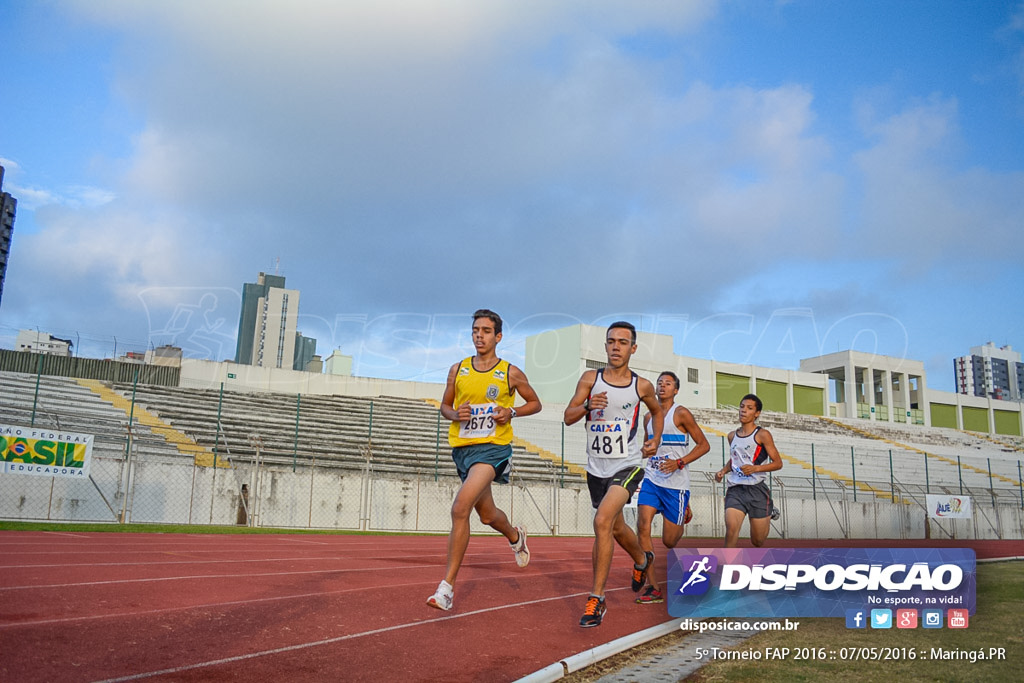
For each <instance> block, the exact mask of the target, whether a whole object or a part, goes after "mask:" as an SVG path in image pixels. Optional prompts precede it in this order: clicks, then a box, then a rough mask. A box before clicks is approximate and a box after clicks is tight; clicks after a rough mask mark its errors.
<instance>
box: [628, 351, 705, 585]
mask: <svg viewBox="0 0 1024 683" xmlns="http://www.w3.org/2000/svg"><path fill="white" fill-rule="evenodd" d="M655 392H656V393H657V395H658V403H659V404H660V405H661V409H662V414H663V415H664V428H663V430H662V433H661V447H660V448H658V452H657V453H656V454H655V455H653V456H652V457H651V458H649V459H648V460H647V468H646V470H645V472H644V480H643V483H642V484H641V485H640V493H639V494H637V501H636V502H637V508H636V509H637V518H636V533H637V538H639V540H640V545H641V546H642V547H643V549H644V551H645V552H650V553H652V554H653V552H654V544H653V542H652V541H651V523H652V522H653V521H654V516H655V515H656V514H658V513H659V512H660V513H661V515H662V517H663V524H662V533H661V542H662V543H663V544H664V546H665V547H666V548H675V547H676V544H677V543H679V539H681V538H682V537H683V529H684V525H685V524H686V523H687V522H689V521H690V509H689V502H690V469H689V465H690V463H692V462H694V461H695V460H697V459H698V458H700V457H701V456H703V455H704V454H705V453H707V452H708V451H709V450H711V445H710V444H708V440H707V438H706V437H705V436H704V432H703V431H701V428H700V426H699V425H698V424H697V421H696V420H694V419H693V413H691V412H690V411H689V410H688V409H686V408H684V407H683V406H680V405H676V403H675V399H676V395H677V394H678V393H679V377H678V376H677V375H676V373H674V372H670V371H666V372H663V373H661V374H660V375H658V381H657V383H656V384H655ZM644 431H645V433H647V434H650V433H651V416H650V414H649V413H648V414H647V415H646V416H645V417H644ZM636 601H637V602H639V603H654V602H664V601H665V597H664V595H662V592H661V586H660V584H659V583H658V581H657V579H656V578H655V576H654V572H653V571H649V572H647V587H646V588H644V589H643V591H642V592H641V593H640V595H639V596H638V597H637V599H636Z"/></svg>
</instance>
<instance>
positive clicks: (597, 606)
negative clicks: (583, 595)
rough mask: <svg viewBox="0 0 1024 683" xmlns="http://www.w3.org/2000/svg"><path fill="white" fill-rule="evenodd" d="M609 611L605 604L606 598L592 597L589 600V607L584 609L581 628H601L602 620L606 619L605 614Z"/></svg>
mask: <svg viewBox="0 0 1024 683" xmlns="http://www.w3.org/2000/svg"><path fill="white" fill-rule="evenodd" d="M607 611H608V607H606V606H605V604H604V598H599V597H597V596H596V595H591V596H590V597H589V598H587V606H586V607H585V608H583V616H582V617H580V626H582V627H583V628H590V627H591V626H600V625H601V620H602V619H604V613H605V612H607Z"/></svg>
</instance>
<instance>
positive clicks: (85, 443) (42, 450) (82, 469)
mask: <svg viewBox="0 0 1024 683" xmlns="http://www.w3.org/2000/svg"><path fill="white" fill-rule="evenodd" d="M92 442H93V435H92V434H75V433H72V432H62V431H55V430H52V429H37V428H35V427H15V426H11V425H5V424H0V465H2V467H0V473H2V474H32V475H36V476H41V477H71V478H75V479H79V478H83V479H84V478H87V477H88V476H89V463H90V461H91V460H92Z"/></svg>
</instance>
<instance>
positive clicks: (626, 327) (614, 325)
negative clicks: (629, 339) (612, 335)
mask: <svg viewBox="0 0 1024 683" xmlns="http://www.w3.org/2000/svg"><path fill="white" fill-rule="evenodd" d="M617 327H619V328H622V329H624V330H629V333H630V334H631V335H632V336H633V343H634V344H636V328H635V327H633V324H632V323H627V322H625V321H624V320H620V321H618V322H614V323H612V324H611V325H609V326H608V329H607V330H606V331H605V334H607V333H608V332H611V331H612V330H614V329H615V328H617Z"/></svg>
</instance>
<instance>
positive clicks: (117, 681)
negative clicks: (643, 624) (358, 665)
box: [96, 588, 626, 683]
mask: <svg viewBox="0 0 1024 683" xmlns="http://www.w3.org/2000/svg"><path fill="white" fill-rule="evenodd" d="M620 590H626V589H625V588H612V589H609V590H607V591H605V592H606V593H610V592H612V591H620ZM581 595H589V592H587V591H584V592H582V593H569V594H568V595H556V596H554V597H550V598H538V599H537V600H526V601H524V602H516V603H512V604H509V605H499V606H497V607H487V608H485V609H478V610H474V611H472V612H466V613H464V614H452V615H448V616H444V617H437V618H436V619H426V620H424V621H414V622H410V623H406V624H396V625H395V626H387V627H385V628H377V629H373V630H372V631H363V632H362V633H350V634H348V635H345V636H338V637H336V638H325V639H323V640H314V641H312V642H309V643H299V644H297V645H288V646H286V647H277V648H274V649H272V650H261V651H259V652H250V653H248V654H244V655H235V656H234V657H224V658H222V659H212V660H210V661H206V662H196V663H195V664H185V665H183V666H175V667H172V668H169V669H160V670H158V671H146V672H143V673H137V674H132V675H130V676H119V677H118V678H107V679H104V680H102V681H97V682H96V683H122V681H137V680H139V679H141V678H150V677H152V676H163V675H166V674H176V673H181V672H183V671H193V670H195V669H202V668H204V667H208V666H219V665H221V664H231V663H233V662H242V661H245V660H247V659H255V658H256V657H265V656H267V655H277V654H282V653H284V652H295V651H297V650H306V649H309V648H311V647H320V646H322V645H332V644H334V643H340V642H342V641H345V640H352V639H354V638H362V637H364V636H375V635H379V634H381V633H388V632H389V631H399V630H401V629H406V628H411V627H414V626H423V625H424V624H435V623H438V622H442V621H450V620H452V619H463V618H465V617H472V616H475V615H477V614H486V613H488V612H497V611H498V610H503V609H510V608H513V607H525V606H527V605H537V604H540V603H544V602H554V601H556V600H565V599H568V598H578V597H580V596H581Z"/></svg>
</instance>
